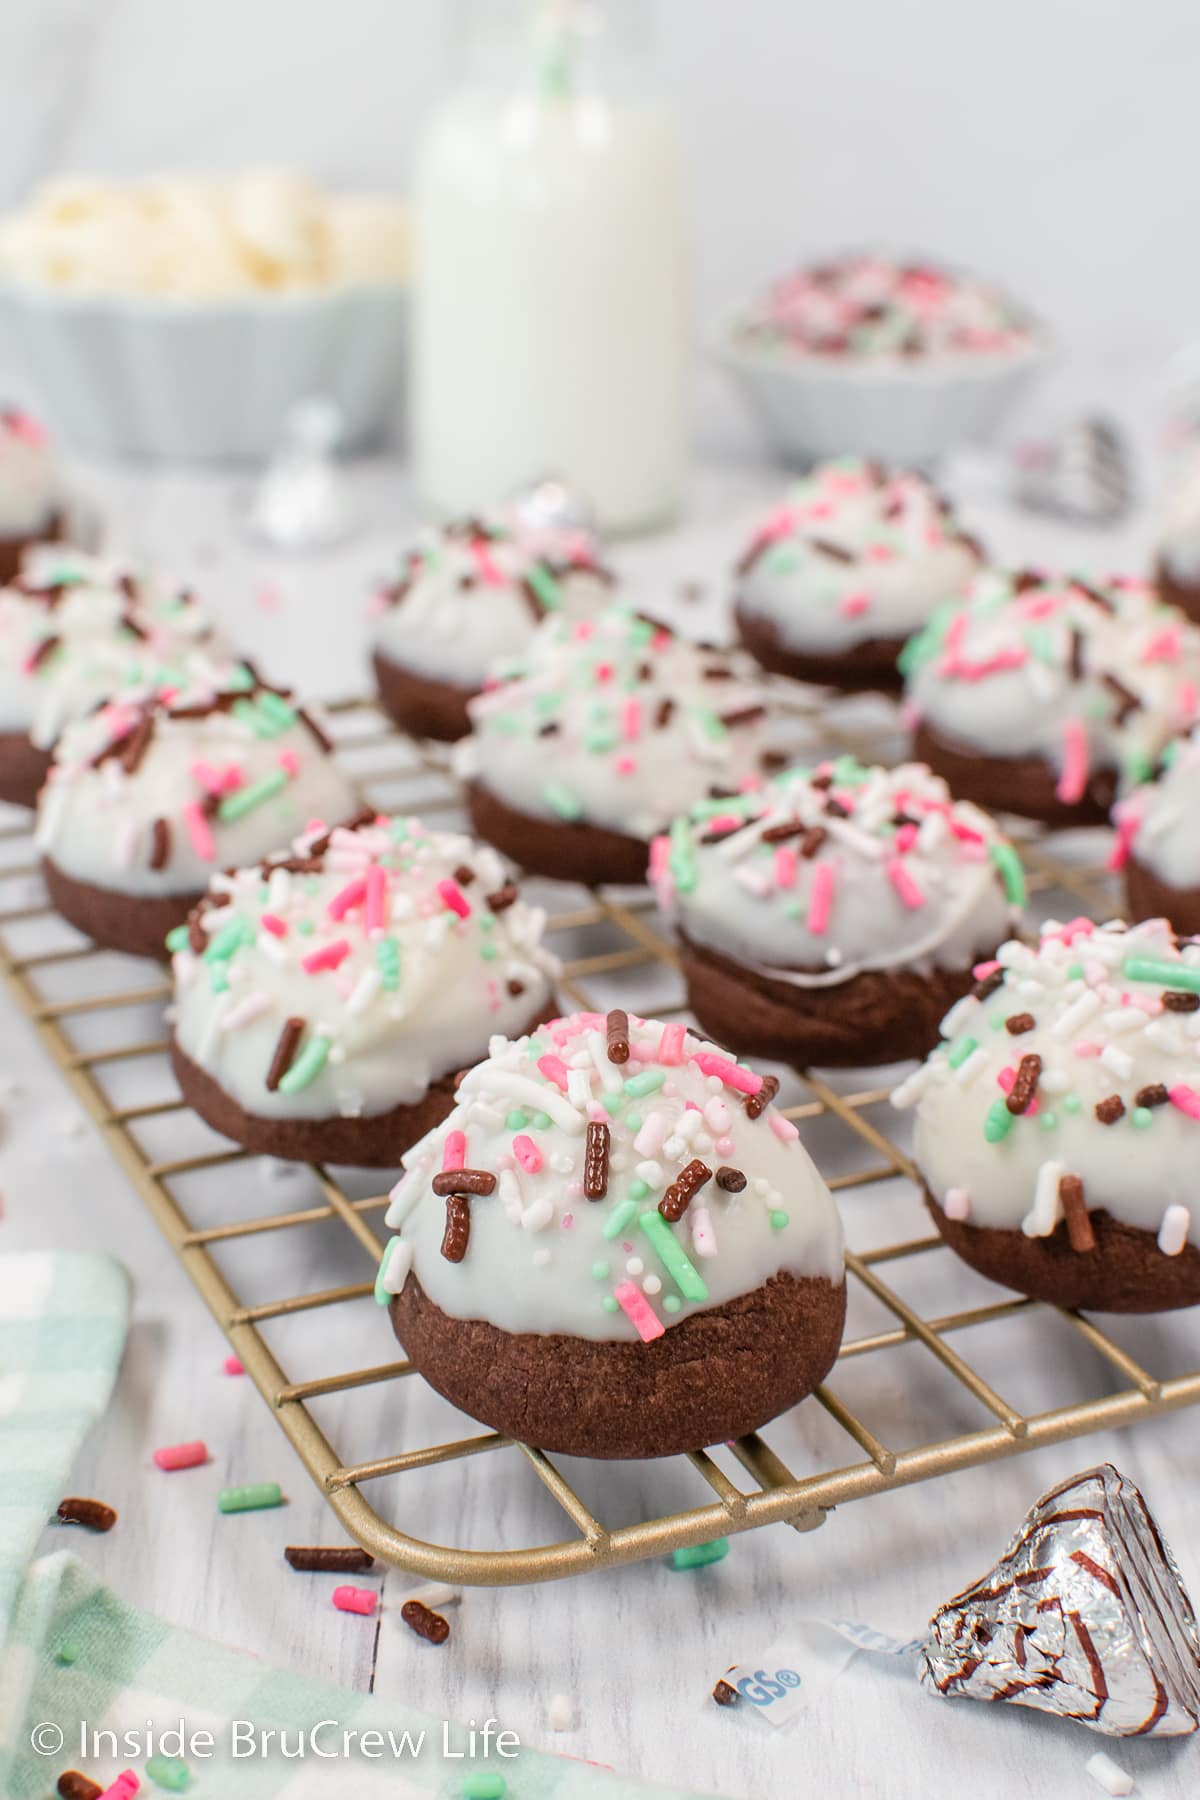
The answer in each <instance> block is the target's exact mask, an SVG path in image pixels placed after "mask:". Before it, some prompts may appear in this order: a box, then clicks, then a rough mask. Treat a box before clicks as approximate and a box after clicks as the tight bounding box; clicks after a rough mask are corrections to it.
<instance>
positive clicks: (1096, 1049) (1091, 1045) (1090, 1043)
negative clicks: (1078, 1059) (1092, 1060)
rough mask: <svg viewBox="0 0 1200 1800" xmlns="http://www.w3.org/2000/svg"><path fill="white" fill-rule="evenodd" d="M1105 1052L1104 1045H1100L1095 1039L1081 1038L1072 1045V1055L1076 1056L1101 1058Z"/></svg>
mask: <svg viewBox="0 0 1200 1800" xmlns="http://www.w3.org/2000/svg"><path fill="white" fill-rule="evenodd" d="M1103 1050H1104V1045H1103V1044H1098V1043H1097V1042H1096V1040H1095V1038H1079V1039H1077V1040H1076V1042H1075V1043H1074V1044H1072V1045H1071V1051H1072V1054H1073V1055H1075V1056H1082V1057H1089V1056H1099V1055H1101V1054H1102V1052H1103Z"/></svg>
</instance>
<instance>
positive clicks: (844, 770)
mask: <svg viewBox="0 0 1200 1800" xmlns="http://www.w3.org/2000/svg"><path fill="white" fill-rule="evenodd" d="M870 772H871V771H870V770H869V769H866V768H864V767H863V765H862V763H860V762H859V760H858V758H857V756H839V757H838V758H837V760H836V762H835V763H834V765H833V779H834V780H835V781H836V782H837V784H838V786H839V787H861V786H862V784H863V782H864V781H865V780H866V779H867V777H868V775H869V774H870Z"/></svg>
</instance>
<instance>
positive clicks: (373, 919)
mask: <svg viewBox="0 0 1200 1800" xmlns="http://www.w3.org/2000/svg"><path fill="white" fill-rule="evenodd" d="M364 879H365V883H366V898H365V903H364V905H363V928H364V929H365V931H366V933H367V936H368V937H372V936H374V934H375V933H376V932H377V931H382V930H383V928H384V926H385V924H386V923H387V920H386V918H385V916H384V915H385V912H386V903H387V871H386V870H385V869H383V868H382V867H381V866H380V864H379V863H372V864H371V866H370V868H369V869H368V870H367V873H366V876H365V878H364Z"/></svg>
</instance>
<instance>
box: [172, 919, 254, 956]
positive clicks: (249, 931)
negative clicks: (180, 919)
mask: <svg viewBox="0 0 1200 1800" xmlns="http://www.w3.org/2000/svg"><path fill="white" fill-rule="evenodd" d="M184 929H185V930H186V927H185V928H184ZM253 942H254V927H253V925H251V923H250V921H249V919H242V918H237V919H230V921H229V923H228V925H225V926H223V927H222V928H221V930H220V931H218V933H217V935H216V937H215V938H214V939H213V940H212V942H211V943H210V944H209V946H208V948H207V949H206V950H205V952H204V960H205V962H206V963H214V962H227V961H228V960H229V958H230V957H231V956H232V955H233V953H234V951H235V950H240V949H241V947H242V945H243V944H252V943H253Z"/></svg>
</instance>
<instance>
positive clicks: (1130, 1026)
mask: <svg viewBox="0 0 1200 1800" xmlns="http://www.w3.org/2000/svg"><path fill="white" fill-rule="evenodd" d="M1147 1023H1148V1020H1147V1017H1146V1014H1145V1013H1144V1012H1143V1011H1142V1009H1141V1007H1140V1006H1114V1007H1111V1008H1110V1009H1109V1011H1108V1012H1106V1013H1105V1015H1104V1029H1105V1030H1106V1031H1108V1032H1110V1033H1111V1034H1112V1036H1113V1037H1123V1036H1124V1035H1125V1033H1126V1032H1127V1031H1141V1030H1142V1029H1144V1027H1145V1026H1146V1024H1147Z"/></svg>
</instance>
